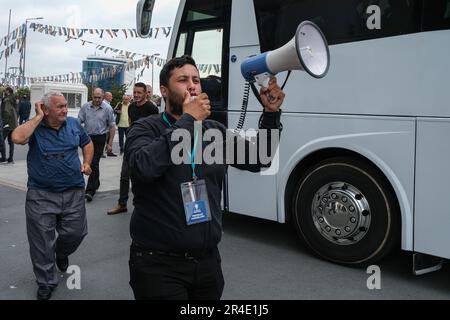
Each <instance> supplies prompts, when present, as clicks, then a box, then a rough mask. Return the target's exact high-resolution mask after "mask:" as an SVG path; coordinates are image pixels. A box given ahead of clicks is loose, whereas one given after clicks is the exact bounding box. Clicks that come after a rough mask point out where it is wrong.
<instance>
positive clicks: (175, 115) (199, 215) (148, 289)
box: [125, 56, 284, 300]
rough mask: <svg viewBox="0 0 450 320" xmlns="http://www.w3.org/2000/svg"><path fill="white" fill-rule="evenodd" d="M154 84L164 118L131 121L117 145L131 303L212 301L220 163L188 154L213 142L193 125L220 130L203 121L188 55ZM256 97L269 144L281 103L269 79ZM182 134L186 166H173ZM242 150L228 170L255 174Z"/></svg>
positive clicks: (216, 294)
mask: <svg viewBox="0 0 450 320" xmlns="http://www.w3.org/2000/svg"><path fill="white" fill-rule="evenodd" d="M160 85H161V87H160V88H161V93H162V95H163V97H164V100H165V102H166V109H165V112H164V113H162V114H160V115H154V116H151V117H147V118H145V119H141V120H139V121H137V122H135V123H134V124H133V125H132V127H131V128H130V131H129V133H128V139H127V143H126V147H125V157H126V159H127V161H128V163H129V168H130V176H131V180H132V182H133V184H132V185H133V194H134V201H133V202H134V207H135V209H134V212H133V215H132V218H131V223H130V233H131V238H132V245H131V248H130V261H129V267H130V285H131V287H132V289H133V292H134V296H135V298H136V299H178V300H179V299H194V300H195V299H200V300H203V299H220V297H221V296H222V291H223V287H224V280H223V275H222V268H221V260H220V254H219V251H218V248H217V245H218V243H219V241H220V239H221V236H222V211H221V190H222V185H223V180H224V175H225V171H226V164H223V163H224V162H216V163H213V164H209V165H207V164H205V163H204V162H202V161H200V163H198V162H197V160H194V159H196V158H194V157H193V156H192V155H196V153H197V151H198V150H200V151H205V152H206V150H205V149H206V148H207V147H209V146H210V145H211V144H213V143H214V144H216V143H217V144H219V143H218V140H217V141H216V140H214V142H208V141H205V140H207V139H206V138H205V139H204V138H203V137H202V136H200V137H199V128H198V127H201V130H202V131H203V132H205V133H206V131H207V130H209V129H216V132H219V134H221V135H223V136H225V135H226V133H227V130H226V128H225V127H224V126H223V125H222V124H221V123H219V122H216V121H213V120H206V118H207V117H208V116H209V115H210V114H211V106H210V101H209V99H208V96H207V95H206V94H205V93H201V85H200V76H199V71H198V69H197V67H196V65H195V61H194V60H193V59H192V58H191V57H189V56H183V57H181V58H174V59H172V60H170V61H169V62H168V63H167V64H166V65H165V66H164V67H163V69H162V71H161V74H160ZM261 99H262V102H263V104H264V113H263V116H262V119H261V121H260V128H261V129H267V130H268V131H269V134H268V135H267V140H268V141H267V142H269V143H270V137H271V135H272V133H273V131H276V130H274V129H279V128H280V114H281V111H280V106H281V104H282V102H283V100H284V93H283V92H282V90H281V89H280V88H279V87H278V85H277V83H276V80H275V79H272V80H271V82H270V84H269V87H268V88H267V89H263V90H261ZM196 121H201V122H200V123H196ZM180 129H181V130H180ZM183 133H189V134H188V136H189V137H188V139H187V140H188V141H187V142H188V143H187V144H188V145H189V147H188V148H187V150H188V151H187V153H188V154H189V159H188V160H189V161H187V163H183V164H179V165H177V164H175V163H176V161H175V159H174V158H173V156H174V154H175V155H176V154H179V152H177V151H176V150H177V149H178V147H179V139H175V140H176V141H173V138H174V137H175V136H176V135H178V134H183ZM258 137H259V136H258ZM238 139H239V138H233V141H235V142H236V143H235V144H233V145H232V146H233V147H236V145H239V144H240V142H238V141H237V140H238ZM241 139H242V138H241ZM222 141H224V140H222ZM184 142H186V141H184V140H183V143H184ZM245 145H246V149H245V150H246V154H245V157H244V158H245V162H244V163H243V164H237V163H236V162H233V164H232V165H233V166H234V167H237V168H240V169H245V170H250V171H259V170H260V169H261V168H262V167H263V166H264V165H263V164H262V163H261V161H260V159H258V161H257V163H255V164H249V161H248V159H249V158H250V157H249V155H250V151H248V152H247V150H249V149H250V148H249V145H250V142H248V141H245ZM192 146H194V147H193V148H192V149H191V147H192ZM271 151H272V152H271V153H275V151H274V150H273V149H271ZM183 153H184V152H183ZM236 155H237V153H234V158H236ZM193 158H194V159H193ZM219 160H220V159H219ZM227 163H228V162H227ZM266 165H268V164H266Z"/></svg>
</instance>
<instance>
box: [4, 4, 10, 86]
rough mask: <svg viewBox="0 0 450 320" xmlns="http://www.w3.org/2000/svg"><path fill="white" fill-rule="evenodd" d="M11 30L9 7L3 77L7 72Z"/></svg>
mask: <svg viewBox="0 0 450 320" xmlns="http://www.w3.org/2000/svg"><path fill="white" fill-rule="evenodd" d="M10 32H11V9H9V22H8V35H7V36H6V49H7V50H8V55H6V56H5V79H6V76H7V74H8V73H7V72H8V56H9V53H10V52H9V49H8V47H9V33H10Z"/></svg>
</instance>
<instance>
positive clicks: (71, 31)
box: [21, 22, 172, 39]
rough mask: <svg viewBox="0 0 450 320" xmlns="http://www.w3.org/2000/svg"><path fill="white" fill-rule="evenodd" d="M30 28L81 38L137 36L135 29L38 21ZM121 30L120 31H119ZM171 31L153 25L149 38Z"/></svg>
mask: <svg viewBox="0 0 450 320" xmlns="http://www.w3.org/2000/svg"><path fill="white" fill-rule="evenodd" d="M24 27H25V24H24V25H23V26H21V28H24ZM30 29H31V30H33V31H35V32H36V31H38V32H41V33H46V34H50V35H52V36H57V35H58V36H65V37H70V36H72V37H77V38H81V37H83V36H84V35H85V34H89V35H94V34H95V35H98V37H99V38H100V39H102V38H103V36H104V35H105V34H106V35H108V36H109V37H110V38H111V39H114V38H118V37H119V36H121V35H122V34H123V35H124V36H125V38H126V39H128V38H139V35H138V33H137V31H136V29H125V28H122V29H86V28H81V29H79V28H69V27H60V26H50V25H44V24H40V23H34V22H33V23H31V24H30ZM120 31H121V32H120ZM171 31H172V27H154V28H151V29H150V35H149V38H154V39H156V38H157V37H158V36H161V35H162V36H165V37H166V38H167V37H169V35H170V33H171Z"/></svg>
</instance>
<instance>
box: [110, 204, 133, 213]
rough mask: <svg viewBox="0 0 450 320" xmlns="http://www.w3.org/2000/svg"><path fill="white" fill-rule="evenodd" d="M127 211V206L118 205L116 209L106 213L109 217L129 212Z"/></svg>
mask: <svg viewBox="0 0 450 320" xmlns="http://www.w3.org/2000/svg"><path fill="white" fill-rule="evenodd" d="M127 211H128V209H127V206H123V205H121V204H118V205H117V206H116V207H115V208H112V209H111V210H108V211H107V212H106V213H107V214H108V215H113V214H118V213H122V212H127Z"/></svg>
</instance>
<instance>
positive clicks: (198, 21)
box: [172, 0, 231, 211]
mask: <svg viewBox="0 0 450 320" xmlns="http://www.w3.org/2000/svg"><path fill="white" fill-rule="evenodd" d="M230 16H231V0H214V1H211V0H187V1H186V4H185V8H184V12H183V15H182V19H181V22H180V28H179V31H178V35H177V40H176V45H175V50H174V52H173V55H172V57H180V56H182V55H184V54H187V55H190V56H192V57H193V58H194V60H195V62H196V63H197V67H198V69H199V72H200V79H201V80H200V81H201V85H202V90H203V92H205V93H206V94H208V97H209V100H210V101H211V111H212V112H211V116H210V117H209V119H213V120H216V121H219V122H221V123H222V124H223V125H225V127H228V115H227V112H228V59H229V57H228V56H229V42H230ZM223 209H224V210H225V211H228V174H227V175H226V176H225V179H224V186H223Z"/></svg>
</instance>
